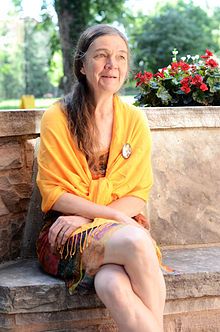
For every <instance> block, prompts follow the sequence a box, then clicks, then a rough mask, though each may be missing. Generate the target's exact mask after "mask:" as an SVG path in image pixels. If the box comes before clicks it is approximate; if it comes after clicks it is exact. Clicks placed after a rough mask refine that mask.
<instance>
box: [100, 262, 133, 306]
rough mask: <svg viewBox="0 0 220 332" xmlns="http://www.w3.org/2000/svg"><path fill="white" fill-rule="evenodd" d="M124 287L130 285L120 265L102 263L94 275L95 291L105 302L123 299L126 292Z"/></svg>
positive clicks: (116, 301) (117, 301) (115, 301)
mask: <svg viewBox="0 0 220 332" xmlns="http://www.w3.org/2000/svg"><path fill="white" fill-rule="evenodd" d="M126 287H131V286H130V281H129V279H128V276H127V274H126V272H125V270H124V268H123V267H122V266H120V265H116V264H106V265H103V266H102V267H101V268H100V270H99V271H98V272H97V274H96V276H95V289H96V293H97V294H98V296H99V297H100V299H101V300H102V301H103V302H104V303H105V304H106V302H111V303H113V302H114V303H119V302H121V301H123V298H124V297H125V296H126V294H127V292H126Z"/></svg>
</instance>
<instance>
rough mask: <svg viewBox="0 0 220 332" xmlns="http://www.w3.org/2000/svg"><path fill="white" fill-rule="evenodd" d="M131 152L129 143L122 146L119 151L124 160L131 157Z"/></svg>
mask: <svg viewBox="0 0 220 332" xmlns="http://www.w3.org/2000/svg"><path fill="white" fill-rule="evenodd" d="M131 152H132V149H131V146H130V144H129V143H126V144H124V145H123V147H122V151H121V154H122V157H123V158H124V159H128V158H129V157H130V155H131Z"/></svg>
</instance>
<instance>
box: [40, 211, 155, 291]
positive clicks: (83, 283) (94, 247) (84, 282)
mask: <svg viewBox="0 0 220 332" xmlns="http://www.w3.org/2000/svg"><path fill="white" fill-rule="evenodd" d="M60 215H61V214H60V213H58V212H55V211H50V212H49V213H47V214H46V215H45V225H44V227H43V228H42V230H41V232H40V234H39V237H38V240H37V243H36V248H37V255H38V260H39V262H40V264H41V266H42V268H43V269H44V271H45V272H47V273H49V274H50V275H53V276H55V277H58V278H61V279H63V280H64V281H65V283H66V286H67V288H68V290H69V293H70V294H73V292H74V291H75V290H76V291H77V292H79V293H81V294H83V293H88V292H90V291H93V290H94V277H95V274H96V272H97V271H98V269H99V267H100V266H101V265H102V263H103V259H104V248H105V243H106V241H107V240H108V238H109V237H110V236H111V235H112V233H113V232H114V231H116V230H117V229H119V228H121V227H124V224H119V223H116V222H113V221H109V222H106V223H105V224H102V225H100V226H97V227H94V228H91V229H90V230H87V231H83V232H81V233H79V234H77V235H75V236H74V237H71V238H69V239H68V240H67V242H66V243H65V245H64V247H63V250H62V252H60V251H59V252H58V251H57V252H56V251H53V250H52V248H51V246H50V243H49V241H48V233H49V229H50V227H51V225H52V224H53V223H54V222H55V220H56V219H57V218H58V217H59V216H60ZM134 219H136V221H137V222H138V223H139V224H142V225H145V224H147V219H146V218H145V217H144V216H143V215H138V216H137V217H135V218H134ZM156 250H157V248H156ZM157 255H158V258H159V260H160V252H159V249H158V250H157Z"/></svg>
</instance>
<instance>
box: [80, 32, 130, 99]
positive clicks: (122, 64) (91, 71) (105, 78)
mask: <svg viewBox="0 0 220 332" xmlns="http://www.w3.org/2000/svg"><path fill="white" fill-rule="evenodd" d="M127 72H128V49H127V45H126V43H125V41H124V40H123V39H122V38H121V37H119V36H117V35H105V36H101V37H98V38H96V39H95V40H94V42H93V43H92V44H91V45H90V46H89V48H88V50H87V52H86V55H85V58H84V61H83V67H82V68H81V73H82V74H84V75H85V76H86V79H87V82H88V85H89V87H90V89H91V91H92V92H93V93H94V96H95V97H98V96H100V93H107V94H109V95H113V94H114V93H115V92H117V91H118V90H119V89H120V88H121V86H122V85H123V83H124V80H125V78H126V76H127Z"/></svg>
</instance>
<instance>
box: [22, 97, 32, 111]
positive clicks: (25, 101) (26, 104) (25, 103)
mask: <svg viewBox="0 0 220 332" xmlns="http://www.w3.org/2000/svg"><path fill="white" fill-rule="evenodd" d="M20 108H23V109H24V108H35V98H34V96H33V95H23V96H22V97H21V99H20Z"/></svg>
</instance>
